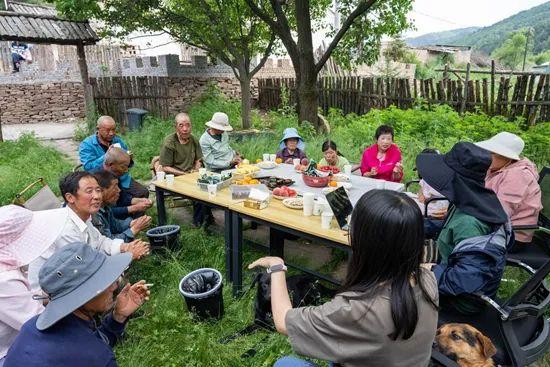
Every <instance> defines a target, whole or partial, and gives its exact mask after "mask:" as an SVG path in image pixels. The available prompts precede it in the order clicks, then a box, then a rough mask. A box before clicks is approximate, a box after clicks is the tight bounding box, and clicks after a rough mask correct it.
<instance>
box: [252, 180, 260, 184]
mask: <svg viewBox="0 0 550 367" xmlns="http://www.w3.org/2000/svg"><path fill="white" fill-rule="evenodd" d="M259 183H260V181H258V180H250V184H251V185H257V184H259Z"/></svg>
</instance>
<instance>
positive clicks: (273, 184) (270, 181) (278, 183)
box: [258, 176, 294, 190]
mask: <svg viewBox="0 0 550 367" xmlns="http://www.w3.org/2000/svg"><path fill="white" fill-rule="evenodd" d="M258 180H260V183H262V184H264V185H266V186H267V187H268V189H270V190H274V189H275V188H277V187H282V186H290V185H292V184H294V181H293V180H291V179H289V178H279V177H275V176H268V177H258Z"/></svg>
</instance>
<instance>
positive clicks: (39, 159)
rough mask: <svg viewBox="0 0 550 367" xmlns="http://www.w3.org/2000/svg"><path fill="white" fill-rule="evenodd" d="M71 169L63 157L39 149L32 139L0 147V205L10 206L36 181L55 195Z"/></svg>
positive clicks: (12, 142) (47, 149) (40, 147)
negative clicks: (39, 179) (63, 177)
mask: <svg viewBox="0 0 550 367" xmlns="http://www.w3.org/2000/svg"><path fill="white" fill-rule="evenodd" d="M71 168H72V165H71V163H70V162H69V161H68V160H67V159H66V158H65V157H64V156H63V154H61V153H59V152H58V151H57V150H55V149H54V148H50V147H45V146H43V145H42V144H41V143H40V142H39V141H38V140H36V139H35V138H33V137H32V135H24V136H23V137H21V138H20V139H18V140H17V141H6V142H3V143H0V205H6V204H9V203H11V202H12V201H13V199H14V198H15V195H16V194H17V193H19V192H20V191H21V190H22V189H23V188H25V186H27V185H28V184H30V183H31V182H33V181H36V180H37V179H38V178H39V177H43V178H44V179H45V181H46V183H47V184H48V185H49V186H50V187H51V189H52V190H53V191H54V192H55V193H56V194H59V187H58V183H59V178H60V177H61V175H62V174H63V173H66V172H69V171H70V170H71ZM32 193H33V192H32V191H31V192H29V193H28V194H27V195H25V197H26V198H28V197H29V195H32Z"/></svg>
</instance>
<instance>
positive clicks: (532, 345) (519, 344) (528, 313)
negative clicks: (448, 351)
mask: <svg viewBox="0 0 550 367" xmlns="http://www.w3.org/2000/svg"><path fill="white" fill-rule="evenodd" d="M507 265H510V266H514V267H519V268H521V269H523V270H526V271H528V272H529V273H531V274H532V275H531V278H530V279H529V280H528V281H527V282H525V283H524V284H523V285H522V286H521V287H520V288H519V289H518V290H517V291H516V292H515V293H514V294H513V295H512V296H511V297H510V298H508V299H506V300H501V301H499V300H493V299H491V298H489V297H487V296H483V295H472V297H474V298H476V299H477V300H479V301H482V302H483V304H484V308H483V310H482V311H481V312H479V313H477V314H475V315H462V314H460V313H458V312H454V311H449V310H445V309H442V310H440V312H439V323H440V324H444V323H450V322H458V323H467V324H470V325H472V326H474V327H476V328H477V329H478V330H479V331H481V332H482V333H483V334H485V335H486V336H487V337H488V338H489V339H491V341H492V342H493V344H494V345H495V346H496V347H497V354H496V355H495V356H494V357H493V359H494V361H495V362H496V363H497V364H500V365H502V366H513V367H516V366H526V365H529V364H531V363H534V362H536V361H538V360H539V359H541V358H543V357H544V355H545V353H546V352H547V351H548V349H549V348H550V320H549V319H548V317H547V316H546V315H545V313H546V312H547V311H548V309H549V306H550V289H549V288H548V286H547V284H546V282H545V278H546V277H547V276H548V274H550V260H548V261H546V263H545V264H544V265H543V266H542V267H540V268H539V269H538V270H537V271H536V272H535V271H534V270H533V269H532V268H530V267H529V266H528V265H526V264H523V263H521V262H519V261H516V260H511V261H507ZM438 357H439V355H437V353H434V354H433V355H432V359H433V360H435V361H437V362H438V363H440V364H441V365H443V366H445V367H451V366H453V367H456V363H454V362H452V361H451V362H452V363H450V362H447V363H444V362H442V361H441V360H440V359H438Z"/></svg>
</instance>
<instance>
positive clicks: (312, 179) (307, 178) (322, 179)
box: [302, 160, 332, 187]
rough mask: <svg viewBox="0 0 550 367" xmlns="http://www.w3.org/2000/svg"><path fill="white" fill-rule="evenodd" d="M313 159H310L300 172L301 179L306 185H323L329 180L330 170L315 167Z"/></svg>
mask: <svg viewBox="0 0 550 367" xmlns="http://www.w3.org/2000/svg"><path fill="white" fill-rule="evenodd" d="M315 167H316V163H315V161H313V160H312V161H311V162H310V164H309V166H308V167H307V169H306V170H305V171H303V172H302V179H303V180H304V183H305V184H306V185H307V186H310V187H325V186H327V185H328V183H329V182H330V176H331V175H332V173H331V172H322V171H319V170H318V169H316V168H315Z"/></svg>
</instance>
